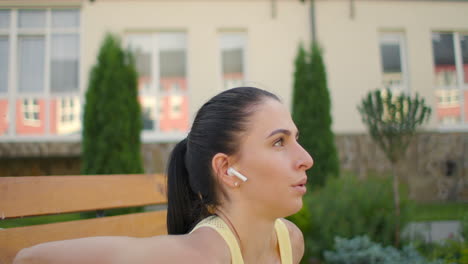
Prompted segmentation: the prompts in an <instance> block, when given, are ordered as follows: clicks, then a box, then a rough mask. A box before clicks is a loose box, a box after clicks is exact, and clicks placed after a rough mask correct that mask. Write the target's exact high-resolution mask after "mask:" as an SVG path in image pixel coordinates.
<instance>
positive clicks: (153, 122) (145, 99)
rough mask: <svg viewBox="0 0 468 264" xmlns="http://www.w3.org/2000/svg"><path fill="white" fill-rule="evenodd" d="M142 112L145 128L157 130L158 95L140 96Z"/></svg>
mask: <svg viewBox="0 0 468 264" xmlns="http://www.w3.org/2000/svg"><path fill="white" fill-rule="evenodd" d="M139 101H140V104H141V113H142V119H143V129H144V130H155V129H156V128H157V119H156V115H157V105H156V97H154V96H140V97H139Z"/></svg>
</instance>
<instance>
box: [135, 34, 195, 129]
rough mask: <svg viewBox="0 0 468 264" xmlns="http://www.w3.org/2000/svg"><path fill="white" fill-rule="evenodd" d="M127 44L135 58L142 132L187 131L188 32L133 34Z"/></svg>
mask: <svg viewBox="0 0 468 264" xmlns="http://www.w3.org/2000/svg"><path fill="white" fill-rule="evenodd" d="M126 43H127V46H128V48H129V49H130V50H131V51H132V53H133V54H134V57H135V60H136V67H137V72H138V90H139V101H140V104H141V105H142V115H143V129H144V131H143V135H144V136H145V135H148V136H151V135H157V134H164V133H169V132H174V131H175V132H187V130H188V128H189V113H188V87H187V70H186V68H187V62H186V60H187V54H186V53H187V40H186V34H185V33H183V32H164V33H163V32H160V33H157V32H155V33H130V34H128V35H127V36H126ZM174 98H177V99H174Z"/></svg>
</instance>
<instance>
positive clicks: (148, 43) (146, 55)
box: [127, 34, 154, 91]
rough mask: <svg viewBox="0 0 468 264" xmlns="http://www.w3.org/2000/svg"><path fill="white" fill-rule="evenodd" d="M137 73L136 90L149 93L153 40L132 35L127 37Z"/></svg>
mask: <svg viewBox="0 0 468 264" xmlns="http://www.w3.org/2000/svg"><path fill="white" fill-rule="evenodd" d="M127 43H128V48H129V49H130V50H131V51H132V53H133V55H134V57H135V62H136V68H137V72H138V90H140V91H150V90H151V87H154V85H153V76H152V73H153V66H152V62H153V39H152V36H151V35H140V34H132V35H129V36H128V37H127Z"/></svg>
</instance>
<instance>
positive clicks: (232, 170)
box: [14, 87, 313, 264]
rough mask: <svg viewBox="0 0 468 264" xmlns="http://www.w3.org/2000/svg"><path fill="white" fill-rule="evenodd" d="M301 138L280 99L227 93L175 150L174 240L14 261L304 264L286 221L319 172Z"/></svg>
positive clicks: (76, 247) (170, 215)
mask: <svg viewBox="0 0 468 264" xmlns="http://www.w3.org/2000/svg"><path fill="white" fill-rule="evenodd" d="M297 137H298V131H297V128H296V127H295V125H294V123H293V121H292V119H291V116H290V113H289V111H288V110H287V108H286V107H285V106H284V105H283V104H282V103H281V102H280V100H279V99H278V97H276V96H275V95H273V94H271V93H269V92H267V91H264V90H261V89H257V88H252V87H240V88H234V89H230V90H227V91H224V92H222V93H220V94H218V95H217V96H215V97H213V98H212V99H211V100H209V101H208V102H207V103H205V104H204V105H203V106H202V107H201V109H200V110H199V111H198V113H197V115H196V117H195V120H194V122H193V125H192V129H191V130H190V133H189V134H188V136H187V138H186V139H184V140H182V141H181V142H179V143H178V144H177V145H176V147H175V148H174V150H173V151H172V154H171V157H170V160H169V166H168V209H167V228H168V233H169V236H156V237H150V238H130V237H90V238H82V239H74V240H68V241H58V242H49V243H44V244H40V245H37V246H34V247H31V248H28V249H24V250H22V251H20V253H19V254H18V256H17V258H16V259H15V261H14V263H15V264H23V263H101V264H105V263H187V262H190V263H233V264H239V263H246V264H247V263H282V264H285V263H299V261H300V259H301V258H302V255H303V253H304V241H303V237H302V233H301V231H300V230H299V229H298V228H297V227H296V226H295V225H294V224H293V223H291V222H289V221H287V220H285V219H282V217H285V216H289V215H292V214H294V213H296V212H297V211H299V210H300V209H301V207H302V196H303V195H304V193H305V191H306V189H305V184H306V181H307V177H306V173H305V171H306V170H307V169H309V168H310V167H312V165H313V160H312V158H311V157H310V155H309V154H308V153H307V152H306V151H305V150H304V149H303V148H302V147H301V146H300V145H299V143H298V142H297Z"/></svg>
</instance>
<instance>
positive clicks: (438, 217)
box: [411, 202, 468, 222]
mask: <svg viewBox="0 0 468 264" xmlns="http://www.w3.org/2000/svg"><path fill="white" fill-rule="evenodd" d="M464 214H468V203H466V202H465V203H462V202H450V203H443V202H434V203H415V204H414V211H413V212H412V214H411V221H417V222H418V221H443V220H461V219H462V218H463V216H464Z"/></svg>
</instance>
